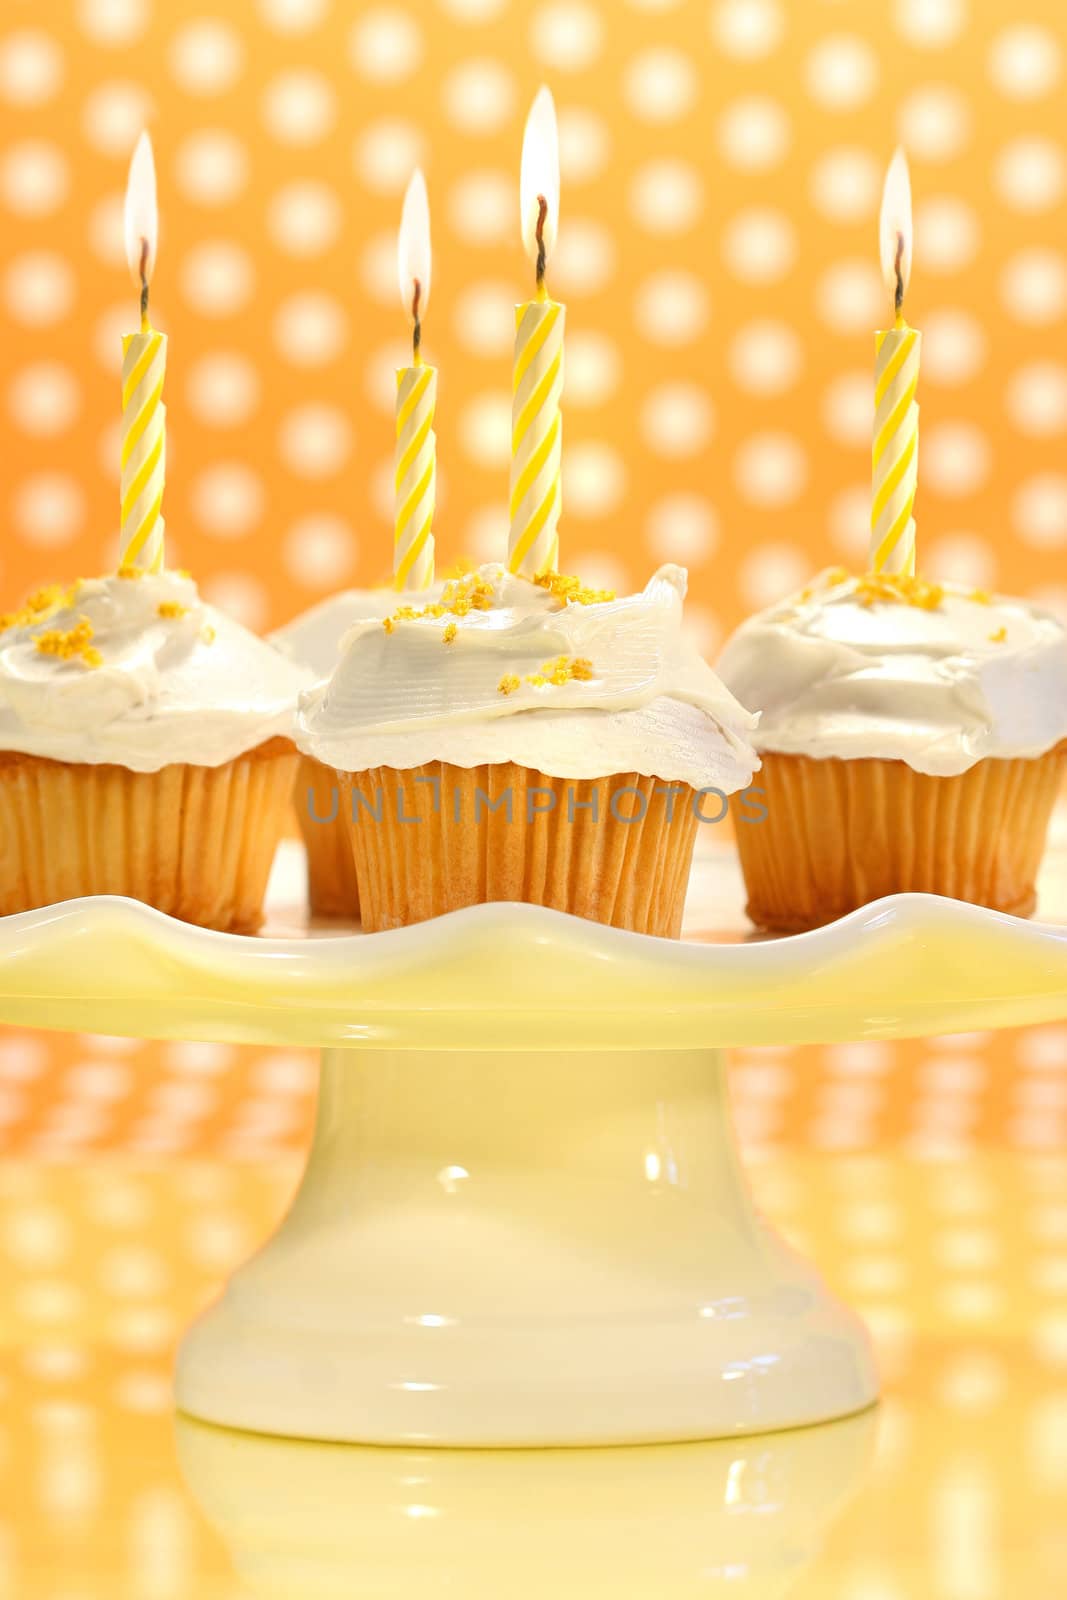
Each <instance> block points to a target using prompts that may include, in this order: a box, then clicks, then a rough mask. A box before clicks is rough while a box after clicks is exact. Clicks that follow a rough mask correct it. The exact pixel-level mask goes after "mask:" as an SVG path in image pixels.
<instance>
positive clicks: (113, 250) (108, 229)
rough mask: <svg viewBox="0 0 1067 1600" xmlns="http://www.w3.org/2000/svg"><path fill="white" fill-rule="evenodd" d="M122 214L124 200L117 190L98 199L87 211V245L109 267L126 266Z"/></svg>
mask: <svg viewBox="0 0 1067 1600" xmlns="http://www.w3.org/2000/svg"><path fill="white" fill-rule="evenodd" d="M123 214H124V202H123V196H122V193H121V192H120V191H119V190H115V191H114V192H113V193H112V194H106V195H105V196H104V197H103V199H102V200H98V201H97V203H96V205H95V206H93V208H92V210H91V211H90V213H89V227H88V234H89V247H90V249H91V250H92V252H93V254H94V255H95V256H98V257H99V258H100V260H101V261H103V262H106V263H107V265H108V266H109V267H115V268H125V266H126V243H125V236H124V228H125V224H124V221H123Z"/></svg>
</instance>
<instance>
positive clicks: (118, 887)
mask: <svg viewBox="0 0 1067 1600" xmlns="http://www.w3.org/2000/svg"><path fill="white" fill-rule="evenodd" d="M297 760H298V758H297V754H296V751H295V750H294V748H293V746H292V744H291V743H290V742H289V740H287V739H271V740H268V741H267V743H266V744H263V745H260V746H259V747H258V748H257V749H255V750H250V751H248V752H247V753H246V754H245V755H242V756H239V757H238V758H237V759H236V760H234V761H230V762H227V763H226V764H225V765H224V766H221V767H194V766H184V765H177V764H176V765H174V766H168V767H163V768H162V769H161V771H159V772H151V773H143V772H130V771H129V770H128V769H127V768H125V767H118V766H94V765H90V764H88V763H84V764H83V763H74V762H63V761H48V760H44V759H43V758H41V757H38V756H26V755H19V754H0V915H4V916H7V915H9V914H10V913H11V912H14V911H28V910H30V909H32V908H33V907H35V906H46V905H53V904H55V902H57V901H59V900H70V899H75V898H77V897H79V896H81V895H93V894H116V895H128V896H130V897H131V898H132V899H134V900H144V901H145V902H147V904H148V905H152V906H155V907H156V908H157V909H158V910H160V911H165V912H167V913H169V915H170V916H173V917H180V918H181V919H182V921H184V922H196V923H199V924H200V925H201V926H203V927H205V928H219V929H223V930H225V931H227V932H233V933H254V932H255V930H256V929H257V928H258V927H259V926H260V924H261V922H262V920H263V897H264V895H265V893H266V888H267V879H268V877H269V875H270V869H271V863H272V861H273V859H274V852H275V850H276V848H277V845H278V841H279V839H280V838H281V834H282V830H283V828H284V826H285V820H286V815H287V811H288V807H289V804H290V800H291V797H292V792H293V779H294V776H295V774H296V768H297Z"/></svg>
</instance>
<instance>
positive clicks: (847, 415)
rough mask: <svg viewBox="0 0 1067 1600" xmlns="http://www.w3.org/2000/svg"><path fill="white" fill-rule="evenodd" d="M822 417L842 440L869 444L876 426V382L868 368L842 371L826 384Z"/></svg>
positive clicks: (827, 428)
mask: <svg viewBox="0 0 1067 1600" xmlns="http://www.w3.org/2000/svg"><path fill="white" fill-rule="evenodd" d="M822 419H823V425H824V427H825V428H826V431H827V433H828V434H830V436H831V438H833V439H836V440H837V441H838V443H839V444H845V445H857V446H858V445H861V444H870V440H871V431H872V429H873V426H874V384H873V383H872V381H871V374H870V373H869V372H842V373H839V374H838V376H837V377H836V378H834V379H833V381H832V382H831V383H830V384H829V385H828V386H827V388H826V391H825V393H824V394H823V398H822Z"/></svg>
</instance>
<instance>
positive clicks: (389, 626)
mask: <svg viewBox="0 0 1067 1600" xmlns="http://www.w3.org/2000/svg"><path fill="white" fill-rule="evenodd" d="M382 627H383V628H384V629H385V631H386V633H392V631H393V629H394V628H395V627H396V623H395V622H394V621H393V619H392V617H383V618H382Z"/></svg>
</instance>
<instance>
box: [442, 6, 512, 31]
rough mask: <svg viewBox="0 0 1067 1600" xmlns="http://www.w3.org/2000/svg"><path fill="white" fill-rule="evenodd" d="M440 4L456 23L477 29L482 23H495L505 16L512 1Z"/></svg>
mask: <svg viewBox="0 0 1067 1600" xmlns="http://www.w3.org/2000/svg"><path fill="white" fill-rule="evenodd" d="M438 4H439V5H440V7H441V9H442V10H443V11H445V12H447V14H448V15H449V16H450V17H452V18H453V19H454V20H455V21H456V22H463V23H466V24H468V25H469V26H471V27H475V26H477V24H478V23H480V22H493V21H495V19H496V18H497V17H499V16H501V15H503V13H504V12H505V11H506V10H507V8H508V6H509V4H510V0H438Z"/></svg>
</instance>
